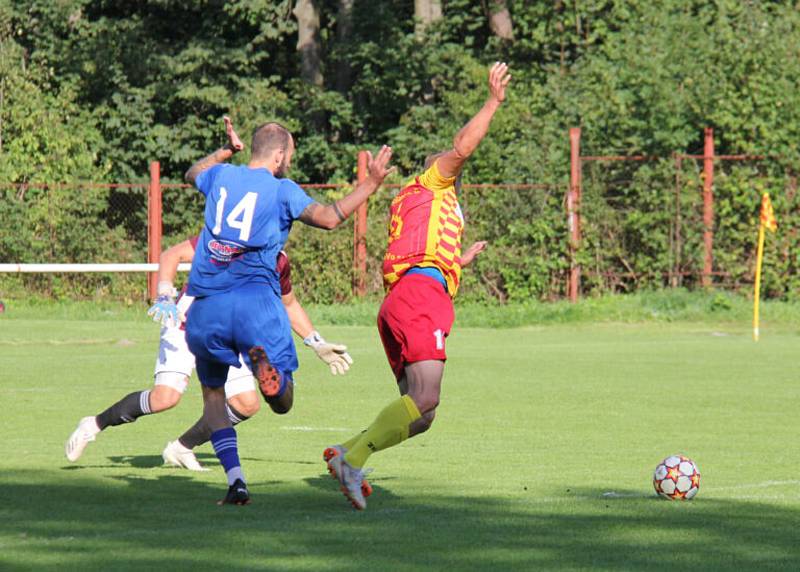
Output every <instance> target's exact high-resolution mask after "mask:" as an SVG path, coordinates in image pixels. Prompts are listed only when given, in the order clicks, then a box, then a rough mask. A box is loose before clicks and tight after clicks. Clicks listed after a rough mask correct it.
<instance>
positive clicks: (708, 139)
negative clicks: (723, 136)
mask: <svg viewBox="0 0 800 572" xmlns="http://www.w3.org/2000/svg"><path fill="white" fill-rule="evenodd" d="M713 185H714V130H713V129H712V128H711V127H706V128H705V144H704V146H703V249H704V255H703V278H702V284H703V286H704V287H709V286H711V272H712V269H713V264H714V190H713Z"/></svg>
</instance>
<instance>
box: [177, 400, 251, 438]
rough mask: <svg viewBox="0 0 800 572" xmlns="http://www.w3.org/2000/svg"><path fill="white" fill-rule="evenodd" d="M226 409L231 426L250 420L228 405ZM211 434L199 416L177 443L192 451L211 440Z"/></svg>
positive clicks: (209, 428)
mask: <svg viewBox="0 0 800 572" xmlns="http://www.w3.org/2000/svg"><path fill="white" fill-rule="evenodd" d="M226 407H227V409H228V419H230V420H231V423H232V424H233V425H238V424H239V423H241V422H243V421H247V420H248V419H250V418H249V417H247V416H246V415H242V414H241V413H239V412H238V411H236V409H235V408H234V407H232V406H231V405H230V404H227V405H226ZM211 433H213V431H211V427H209V426H208V424H206V422H205V421H204V420H203V417H202V416H201V417H200V419H198V420H197V423H195V424H194V425H192V426H191V427H190V428H189V429H188V430H187V431H186V433H184V434H183V435H181V436H180V437H178V442H179V443H180V444H181V445H183V446H184V447H186V448H187V449H194V448H195V447H197V446H198V445H202V444H203V443H205V442H207V441H208V440H209V439H211Z"/></svg>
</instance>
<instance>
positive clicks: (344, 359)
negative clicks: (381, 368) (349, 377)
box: [303, 330, 353, 375]
mask: <svg viewBox="0 0 800 572" xmlns="http://www.w3.org/2000/svg"><path fill="white" fill-rule="evenodd" d="M303 343H304V344H305V345H307V346H309V347H310V348H311V349H312V350H314V351H315V352H316V353H317V356H319V359H321V360H322V361H324V362H325V363H327V364H328V365H329V366H330V368H331V373H332V374H333V375H336V374H337V373H338V374H342V375H344V373H345V372H346V371H347V370H348V369H350V364H352V363H353V358H351V357H350V354H349V353H347V346H343V345H342V344H331V343H328V342H326V341H325V340H324V339H323V338H322V336H320V335H319V332H318V331H316V330H314V331H313V332H311V333H310V334H309V335H308V337H306V338H304V339H303Z"/></svg>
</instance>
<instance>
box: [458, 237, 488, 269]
mask: <svg viewBox="0 0 800 572" xmlns="http://www.w3.org/2000/svg"><path fill="white" fill-rule="evenodd" d="M487 244H488V243H487V242H486V241H485V240H479V241H478V242H476V243H474V244H473V245H472V246H470V247H469V248H468V249H467V250H465V251H464V252H463V254H461V268H464V267H465V266H469V265H470V264H472V261H473V260H475V257H476V256H478V255H479V254H480V253H481V252H483V251H484V250H485V249H486V245H487Z"/></svg>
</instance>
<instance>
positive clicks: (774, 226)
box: [753, 193, 778, 342]
mask: <svg viewBox="0 0 800 572" xmlns="http://www.w3.org/2000/svg"><path fill="white" fill-rule="evenodd" d="M759 221H760V224H759V225H758V251H757V254H756V285H755V292H754V294H753V340H754V341H756V342H757V341H758V335H759V331H758V325H759V316H758V301H759V298H760V297H761V263H762V262H763V261H764V229H765V228H766V229H769V231H770V232H775V231H776V230H778V221H776V220H775V212H774V211H773V210H772V201H770V200H769V193H764V194H763V195H761V213H760V215H759Z"/></svg>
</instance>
